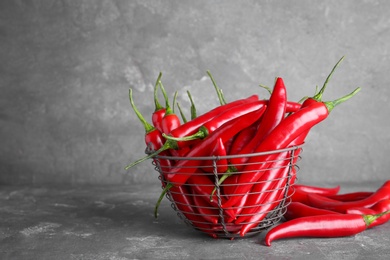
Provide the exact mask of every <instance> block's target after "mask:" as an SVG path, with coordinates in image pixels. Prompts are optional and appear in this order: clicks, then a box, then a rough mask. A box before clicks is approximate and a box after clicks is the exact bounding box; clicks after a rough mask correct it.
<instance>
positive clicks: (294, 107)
mask: <svg viewBox="0 0 390 260" xmlns="http://www.w3.org/2000/svg"><path fill="white" fill-rule="evenodd" d="M301 106H302V104H300V103H298V102H293V101H287V103H286V113H294V112H297V111H298V110H299V109H300V108H301Z"/></svg>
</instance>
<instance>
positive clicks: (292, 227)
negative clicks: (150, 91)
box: [265, 211, 390, 246]
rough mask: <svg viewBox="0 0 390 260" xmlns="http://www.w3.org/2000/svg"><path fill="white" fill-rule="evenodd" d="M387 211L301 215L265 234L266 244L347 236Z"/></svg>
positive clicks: (357, 232) (366, 225)
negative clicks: (289, 240)
mask: <svg viewBox="0 0 390 260" xmlns="http://www.w3.org/2000/svg"><path fill="white" fill-rule="evenodd" d="M389 213H390V211H385V212H382V213H380V214H376V215H359V214H329V215H317V216H309V217H301V218H296V219H293V220H289V221H286V222H283V223H281V224H279V225H277V226H275V227H274V228H272V229H271V230H269V231H268V233H267V234H266V236H265V244H266V245H267V246H270V245H271V243H272V242H273V241H275V240H277V239H285V238H294V237H345V236H353V235H356V234H359V233H361V232H363V231H364V230H366V229H367V228H368V227H369V226H370V225H371V224H372V223H373V222H374V221H375V220H376V219H378V218H379V217H381V216H383V215H385V214H389Z"/></svg>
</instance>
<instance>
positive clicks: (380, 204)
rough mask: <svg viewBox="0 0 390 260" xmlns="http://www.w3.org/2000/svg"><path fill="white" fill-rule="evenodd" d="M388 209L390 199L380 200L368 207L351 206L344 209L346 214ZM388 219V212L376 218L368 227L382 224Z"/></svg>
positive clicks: (368, 212)
mask: <svg viewBox="0 0 390 260" xmlns="http://www.w3.org/2000/svg"><path fill="white" fill-rule="evenodd" d="M388 210H390V199H384V200H380V201H378V202H377V203H375V204H374V205H373V206H372V207H369V208H351V209H347V210H346V211H345V213H346V214H366V215H367V214H371V215H374V214H379V213H381V212H384V211H388ZM389 220H390V214H386V215H383V216H381V217H380V218H377V219H376V220H375V221H374V222H373V223H372V224H371V225H370V226H369V227H370V228H372V227H375V226H379V225H382V224H384V223H386V222H388V221H389Z"/></svg>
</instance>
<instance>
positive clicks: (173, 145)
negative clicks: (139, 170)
mask: <svg viewBox="0 0 390 260" xmlns="http://www.w3.org/2000/svg"><path fill="white" fill-rule="evenodd" d="M168 149H177V142H176V141H174V140H168V139H167V140H166V141H165V143H164V145H163V146H161V148H160V149H158V150H157V151H154V152H153V153H150V154H148V155H147V156H145V157H142V158H141V159H138V160H137V161H135V162H132V163H130V164H128V165H127V166H126V167H125V170H128V169H130V168H131V167H134V166H135V165H137V164H139V163H141V162H143V161H146V160H148V159H150V158H152V157H155V156H157V155H159V154H160V153H161V152H163V151H165V150H168Z"/></svg>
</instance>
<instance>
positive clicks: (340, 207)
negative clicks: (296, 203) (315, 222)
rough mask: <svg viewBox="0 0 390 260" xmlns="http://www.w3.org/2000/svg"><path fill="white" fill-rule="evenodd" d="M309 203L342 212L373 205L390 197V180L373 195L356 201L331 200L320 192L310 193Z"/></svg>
mask: <svg viewBox="0 0 390 260" xmlns="http://www.w3.org/2000/svg"><path fill="white" fill-rule="evenodd" d="M308 199H309V203H310V205H311V206H313V207H317V208H323V209H329V210H333V211H337V212H341V213H345V212H346V211H347V210H348V209H351V208H360V207H365V208H369V207H372V206H373V205H374V204H376V203H377V202H378V201H380V200H384V199H390V180H388V181H386V182H385V183H384V184H383V185H382V186H381V187H380V188H379V189H377V190H376V191H375V192H374V193H373V194H372V195H371V196H369V197H367V198H365V199H361V200H355V201H346V202H343V201H337V200H331V199H329V198H326V197H324V196H321V195H319V194H309V195H308Z"/></svg>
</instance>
